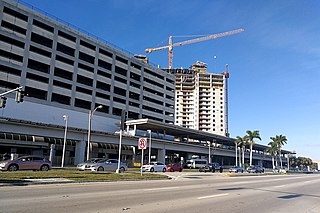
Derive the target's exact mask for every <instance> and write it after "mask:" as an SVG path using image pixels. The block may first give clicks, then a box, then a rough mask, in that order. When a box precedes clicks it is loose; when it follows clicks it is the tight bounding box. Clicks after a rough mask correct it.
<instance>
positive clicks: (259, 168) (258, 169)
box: [247, 166, 264, 173]
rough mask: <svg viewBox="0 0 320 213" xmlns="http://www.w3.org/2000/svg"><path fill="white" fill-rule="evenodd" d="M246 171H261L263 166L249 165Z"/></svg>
mask: <svg viewBox="0 0 320 213" xmlns="http://www.w3.org/2000/svg"><path fill="white" fill-rule="evenodd" d="M247 172H249V173H263V172H264V168H263V167H261V166H249V167H248V168H247Z"/></svg>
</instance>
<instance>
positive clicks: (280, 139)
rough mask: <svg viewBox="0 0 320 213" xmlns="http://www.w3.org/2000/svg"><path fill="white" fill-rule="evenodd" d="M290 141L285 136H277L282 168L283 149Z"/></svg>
mask: <svg viewBox="0 0 320 213" xmlns="http://www.w3.org/2000/svg"><path fill="white" fill-rule="evenodd" d="M287 141H288V139H287V138H286V136H284V135H276V143H277V145H278V152H279V158H280V166H281V168H282V156H281V149H282V147H283V145H284V144H286V143H287Z"/></svg>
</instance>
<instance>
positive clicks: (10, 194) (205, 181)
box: [0, 172, 320, 213]
mask: <svg viewBox="0 0 320 213" xmlns="http://www.w3.org/2000/svg"><path fill="white" fill-rule="evenodd" d="M170 175H173V176H175V178H174V179H173V180H153V181H127V182H105V183H81V184H79V183H77V184H73V183H72V184H70V183H69V184H48V185H30V186H8V187H7V186H5V187H0V212H24V213H25V212H41V213H43V212H58V213H62V212H110V213H116V212H122V213H132V212H139V213H140V212H148V213H149V212H175V213H179V212H183V213H188V212H190V213H191V212H192V213H196V212H215V213H217V212H228V213H229V212H245V213H247V212H248V213H250V212H254V213H257V212H258V213H264V212H277V213H278V212H280V213H282V212H285V213H287V212H289V213H299V212H301V213H302V212H303V213H307V212H308V213H320V175H319V174H301V175H274V176H260V175H259V176H252V175H250V176H238V177H226V176H225V175H221V174H217V173H215V174H211V173H184V172H182V173H170Z"/></svg>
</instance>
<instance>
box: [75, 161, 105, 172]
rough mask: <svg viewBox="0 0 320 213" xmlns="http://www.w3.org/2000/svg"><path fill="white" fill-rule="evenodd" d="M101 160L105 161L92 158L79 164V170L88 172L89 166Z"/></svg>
mask: <svg viewBox="0 0 320 213" xmlns="http://www.w3.org/2000/svg"><path fill="white" fill-rule="evenodd" d="M100 160H103V158H91V159H89V160H87V161H85V162H83V163H79V164H78V165H77V169H78V170H80V171H84V170H86V167H87V166H88V165H91V164H93V163H97V162H98V161H100Z"/></svg>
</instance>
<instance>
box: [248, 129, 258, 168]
mask: <svg viewBox="0 0 320 213" xmlns="http://www.w3.org/2000/svg"><path fill="white" fill-rule="evenodd" d="M247 137H248V144H249V145H250V166H251V165H252V150H253V145H254V143H255V142H254V139H259V140H261V137H260V133H259V130H254V131H250V130H247Z"/></svg>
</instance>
